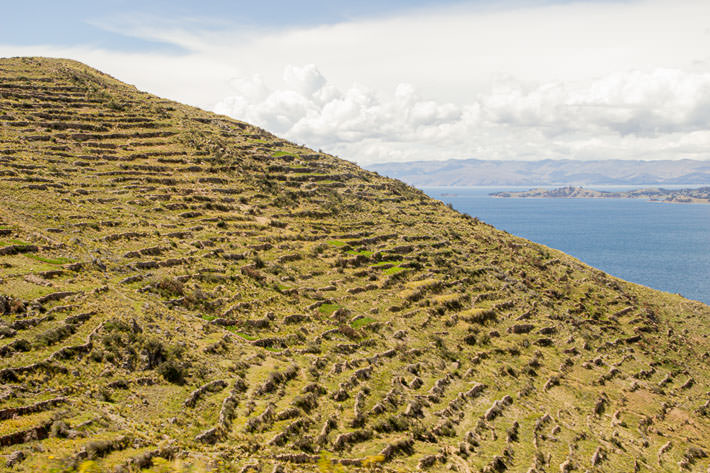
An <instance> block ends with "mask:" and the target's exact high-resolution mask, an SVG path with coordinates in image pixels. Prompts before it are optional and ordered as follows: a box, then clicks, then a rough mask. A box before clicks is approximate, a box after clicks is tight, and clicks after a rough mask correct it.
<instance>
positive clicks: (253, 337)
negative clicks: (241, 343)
mask: <svg viewBox="0 0 710 473" xmlns="http://www.w3.org/2000/svg"><path fill="white" fill-rule="evenodd" d="M227 330H229V331H230V332H233V333H234V334H235V335H238V336H240V337H242V338H243V339H244V340H249V341H254V340H256V337H255V336H253V335H249V334H248V333H244V332H239V331H237V327H235V326H234V325H230V326H228V327H227Z"/></svg>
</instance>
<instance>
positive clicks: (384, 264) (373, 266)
mask: <svg viewBox="0 0 710 473" xmlns="http://www.w3.org/2000/svg"><path fill="white" fill-rule="evenodd" d="M402 263H403V262H402V261H380V262H379V263H375V264H371V265H370V267H371V268H377V267H378V266H386V265H388V264H393V265H395V266H398V265H400V264H402Z"/></svg>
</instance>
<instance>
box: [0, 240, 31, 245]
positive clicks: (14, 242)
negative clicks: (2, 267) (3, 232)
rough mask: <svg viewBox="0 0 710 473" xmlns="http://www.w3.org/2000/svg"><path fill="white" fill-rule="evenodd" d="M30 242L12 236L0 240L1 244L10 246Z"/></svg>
mask: <svg viewBox="0 0 710 473" xmlns="http://www.w3.org/2000/svg"><path fill="white" fill-rule="evenodd" d="M29 244H30V243H27V242H26V241H22V240H17V239H15V238H12V239H10V240H7V241H3V240H0V246H10V245H25V246H26V245H29Z"/></svg>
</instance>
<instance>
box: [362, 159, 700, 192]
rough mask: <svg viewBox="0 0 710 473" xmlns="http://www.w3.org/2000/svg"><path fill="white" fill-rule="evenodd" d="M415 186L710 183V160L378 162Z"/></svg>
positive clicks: (374, 168) (385, 171)
mask: <svg viewBox="0 0 710 473" xmlns="http://www.w3.org/2000/svg"><path fill="white" fill-rule="evenodd" d="M368 169H370V170H372V171H376V172H378V173H380V174H382V175H384V176H389V177H393V178H396V179H401V180H403V181H404V182H406V183H408V184H411V185H414V186H419V187H422V186H459V187H466V186H469V187H470V186H570V185H574V186H589V185H632V186H635V185H644V186H645V185H676V184H681V185H682V184H710V161H695V160H691V159H683V160H679V161H670V160H659V161H633V160H621V159H605V160H598V161H575V160H569V159H568V160H564V159H562V160H560V159H545V160H542V161H493V160H480V159H450V160H448V161H415V162H408V163H381V164H372V165H369V166H368Z"/></svg>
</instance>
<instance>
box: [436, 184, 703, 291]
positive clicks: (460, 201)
mask: <svg viewBox="0 0 710 473" xmlns="http://www.w3.org/2000/svg"><path fill="white" fill-rule="evenodd" d="M680 187H682V186H680ZM688 187H690V186H688ZM590 188H593V189H598V190H617V191H623V190H630V189H634V188H636V189H638V188H639V187H616V186H614V187H604V186H597V187H591V186H590ZM527 189H529V187H524V188H516V187H495V188H492V187H472V188H461V187H425V188H422V190H423V191H424V192H426V193H427V194H428V195H429V196H431V197H433V198H435V199H439V200H441V201H443V202H446V203H447V204H448V203H450V204H451V205H453V207H454V208H455V209H456V210H458V211H460V212H464V213H467V214H469V215H471V216H473V217H478V218H480V219H481V220H483V221H484V222H486V223H489V224H491V225H493V226H495V227H496V228H499V229H502V230H505V231H507V232H509V233H512V234H514V235H518V236H521V237H523V238H527V239H528V240H532V241H535V242H538V243H542V244H543V245H546V246H549V247H551V248H556V249H558V250H561V251H564V252H565V253H567V254H569V255H571V256H574V257H575V258H577V259H580V260H582V261H584V262H585V263H587V264H589V265H590V266H594V267H596V268H599V269H601V270H603V271H605V272H607V273H609V274H612V275H614V276H617V277H619V278H622V279H625V280H627V281H632V282H635V283H638V284H643V285H644V286H648V287H652V288H654V289H660V290H662V291H667V292H672V293H679V294H681V295H683V296H685V297H687V298H690V299H695V300H699V301H702V302H705V303H706V304H710V204H687V205H686V204H664V203H660V202H649V201H645V200H640V199H510V198H507V199H502V198H494V197H490V196H489V195H488V194H490V193H491V192H498V191H520V190H527Z"/></svg>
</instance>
